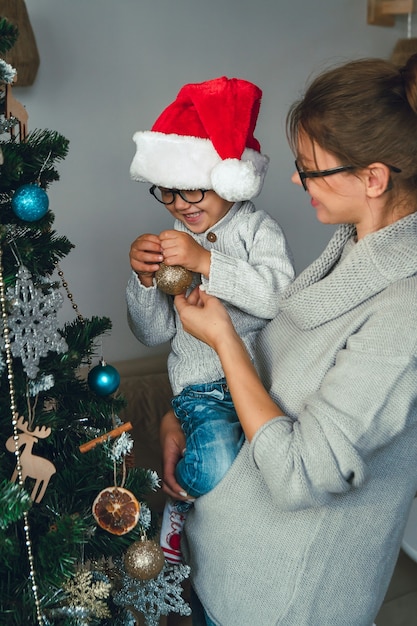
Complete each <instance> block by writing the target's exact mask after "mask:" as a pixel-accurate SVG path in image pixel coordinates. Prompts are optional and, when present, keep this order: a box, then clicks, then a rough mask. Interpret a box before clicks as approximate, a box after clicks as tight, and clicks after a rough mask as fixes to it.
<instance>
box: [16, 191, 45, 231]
mask: <svg viewBox="0 0 417 626" xmlns="http://www.w3.org/2000/svg"><path fill="white" fill-rule="evenodd" d="M48 208H49V198H48V196H47V194H46V191H44V190H43V189H42V187H39V185H35V184H31V185H23V186H22V187H19V189H16V191H15V192H14V195H13V198H12V209H13V212H14V214H15V215H17V217H18V218H20V219H21V220H24V221H25V222H36V221H37V220H40V219H41V217H43V216H44V215H45V214H46V213H47V211H48Z"/></svg>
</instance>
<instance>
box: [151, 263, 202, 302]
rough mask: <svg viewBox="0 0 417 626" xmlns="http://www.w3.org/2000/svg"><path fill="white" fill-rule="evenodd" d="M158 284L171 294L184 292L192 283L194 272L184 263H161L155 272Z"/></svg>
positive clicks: (161, 288)
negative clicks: (183, 264)
mask: <svg viewBox="0 0 417 626" xmlns="http://www.w3.org/2000/svg"><path fill="white" fill-rule="evenodd" d="M155 280H156V284H157V286H158V287H159V289H160V290H161V291H163V292H164V293H167V294H169V295H170V296H177V295H178V294H180V293H184V291H186V290H187V289H188V287H189V286H190V285H191V283H192V280H193V274H192V272H190V270H187V269H185V267H182V265H165V263H161V265H160V266H159V270H158V271H157V272H156V273H155Z"/></svg>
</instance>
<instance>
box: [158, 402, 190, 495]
mask: <svg viewBox="0 0 417 626" xmlns="http://www.w3.org/2000/svg"><path fill="white" fill-rule="evenodd" d="M160 441H161V448H162V457H163V485H162V488H163V491H164V492H165V493H167V494H168V495H169V496H171V497H172V498H175V499H176V500H187V499H189V497H188V495H187V494H186V493H185V492H184V490H183V489H182V487H181V485H179V484H178V483H177V481H176V478H175V467H176V465H177V463H178V461H179V460H180V458H181V457H182V454H183V450H184V448H185V437H184V433H183V430H182V428H181V426H180V423H179V421H178V420H177V418H176V417H175V414H174V412H173V411H168V413H165V415H164V416H163V418H162V420H161V427H160Z"/></svg>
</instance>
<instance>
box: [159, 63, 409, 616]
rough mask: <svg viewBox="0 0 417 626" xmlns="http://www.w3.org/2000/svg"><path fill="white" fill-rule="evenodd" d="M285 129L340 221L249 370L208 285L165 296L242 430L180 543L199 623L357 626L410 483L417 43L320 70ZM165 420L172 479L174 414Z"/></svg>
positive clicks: (399, 529) (375, 599)
mask: <svg viewBox="0 0 417 626" xmlns="http://www.w3.org/2000/svg"><path fill="white" fill-rule="evenodd" d="M287 129H288V137H289V141H290V144H291V146H292V148H293V150H294V153H295V156H296V171H295V173H294V175H293V177H292V181H293V182H294V183H296V184H299V185H302V186H303V187H304V189H305V190H306V191H307V192H308V194H309V196H310V197H311V205H312V206H313V208H314V209H315V211H316V213H317V218H318V219H319V221H321V222H323V223H326V224H340V227H339V228H338V229H337V231H336V232H335V234H334V236H333V237H332V239H331V240H330V242H329V244H328V246H327V247H326V249H325V250H324V252H323V253H322V255H321V256H320V257H319V258H318V259H317V260H316V261H315V262H314V263H313V264H312V265H311V266H310V267H308V268H307V269H306V270H305V271H304V272H303V273H302V274H301V275H300V276H299V277H298V278H297V279H296V280H295V281H294V282H293V283H292V285H290V286H289V287H288V288H287V290H286V291H285V293H284V295H283V297H282V299H281V307H280V312H279V314H278V315H277V317H276V318H275V319H274V320H273V321H272V322H270V323H269V324H268V326H267V327H266V328H265V329H264V330H263V331H262V332H261V334H260V335H259V339H258V344H257V354H256V369H255V367H254V366H253V365H252V363H251V361H250V358H249V357H248V354H247V352H246V350H245V348H244V346H243V344H242V342H241V340H240V339H239V337H238V336H237V334H236V332H235V331H234V328H233V325H232V324H231V321H230V319H229V317H228V315H227V314H226V312H225V310H224V309H223V307H222V305H221V304H220V302H219V301H218V300H216V299H215V298H213V297H210V296H208V295H207V294H205V293H204V292H202V291H195V292H193V293H192V295H191V296H190V297H189V298H188V300H187V299H186V298H185V297H183V296H177V297H176V300H175V304H176V307H177V309H178V311H179V314H180V316H181V320H182V323H183V325H184V327H185V329H186V330H187V331H188V332H190V333H191V334H193V335H195V336H197V337H198V338H199V339H200V340H202V341H205V342H206V343H207V344H208V345H209V346H211V347H212V348H213V349H214V350H215V351H216V352H217V353H218V355H219V358H220V360H221V363H222V366H223V369H224V372H225V375H226V379H227V382H228V386H229V389H230V391H231V395H232V398H233V401H234V403H235V406H236V410H237V413H238V416H239V419H240V422H241V424H242V427H243V430H244V432H245V435H246V439H247V441H246V443H245V445H244V446H243V448H242V450H241V452H240V454H239V456H238V457H237V459H236V461H235V462H234V464H233V465H232V467H231V469H230V470H229V472H228V473H227V474H226V476H225V477H224V478H223V480H222V481H221V482H220V483H219V485H217V487H216V488H215V489H214V490H213V491H212V492H210V493H209V494H207V495H205V496H203V497H202V498H200V499H199V500H198V501H197V502H196V505H195V508H194V510H193V511H192V513H191V514H190V517H189V519H188V521H187V526H186V538H187V545H186V546H185V548H186V553H187V555H188V561H189V563H190V565H191V568H192V584H193V587H194V589H195V591H196V594H197V596H198V597H199V599H200V601H201V603H202V605H203V606H204V609H205V615H206V623H207V624H217V625H221V626H252V625H253V624H260V625H262V626H273V625H277V624H280V625H285V626H370V625H371V624H372V623H373V621H374V619H375V616H376V615H377V613H378V610H379V607H380V605H381V603H382V601H383V598H384V595H385V592H386V589H387V586H388V584H389V581H390V578H391V575H392V571H393V568H394V565H395V562H396V559H397V556H398V552H399V547H400V542H401V537H402V534H403V530H404V526H405V522H406V519H407V514H408V511H409V508H410V505H411V502H412V499H413V497H414V495H415V493H416V491H417V55H415V56H413V57H411V58H410V60H409V61H408V63H407V65H406V66H405V67H404V68H403V69H402V70H398V69H397V68H395V67H394V66H393V65H391V64H390V63H389V62H386V61H384V60H379V59H369V60H359V61H354V62H350V63H347V64H345V65H343V66H341V67H337V68H335V69H332V70H329V71H327V72H325V73H324V74H323V75H321V76H319V77H318V78H316V79H315V80H314V81H313V82H312V84H311V85H310V86H309V88H308V89H307V91H306V94H305V96H304V97H303V99H302V100H301V101H300V102H297V103H296V104H295V105H294V106H293V107H292V108H291V110H290V112H289V115H288V119H287ZM258 373H259V377H258ZM161 435H162V442H163V446H164V450H165V452H164V455H165V470H164V482H165V490H166V491H167V492H168V493H171V494H174V493H175V494H176V495H177V494H178V490H179V487H178V485H177V484H176V483H175V480H174V478H173V466H174V465H175V463H176V461H177V460H178V458H179V455H180V450H181V449H182V446H183V442H182V440H181V435H180V433H179V431H178V427H177V426H176V424H175V422H173V420H172V416H167V417H166V418H165V419H164V422H163V425H162V431H161Z"/></svg>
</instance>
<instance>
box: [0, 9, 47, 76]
mask: <svg viewBox="0 0 417 626" xmlns="http://www.w3.org/2000/svg"><path fill="white" fill-rule="evenodd" d="M0 16H1V17H5V18H7V19H8V20H9V22H11V23H12V24H14V25H15V26H16V27H17V28H18V30H19V36H18V38H17V41H16V43H15V45H14V46H13V48H12V49H11V50H9V51H8V52H7V53H6V54H5V55H4V60H5V61H7V63H10V65H11V66H12V67H14V68H15V69H16V71H17V77H16V80H15V83H14V85H15V86H16V87H29V86H30V85H32V84H33V82H34V80H35V78H36V74H37V72H38V68H39V63H40V59H39V52H38V47H37V45H36V40H35V35H34V33H33V30H32V26H31V24H30V21H29V15H28V12H27V9H26V5H25V2H24V0H0Z"/></svg>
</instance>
